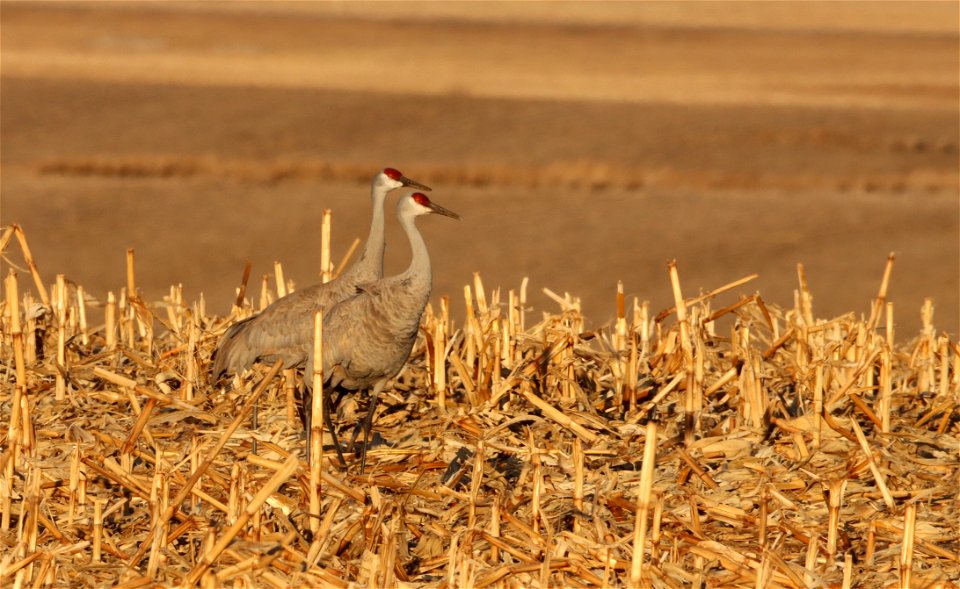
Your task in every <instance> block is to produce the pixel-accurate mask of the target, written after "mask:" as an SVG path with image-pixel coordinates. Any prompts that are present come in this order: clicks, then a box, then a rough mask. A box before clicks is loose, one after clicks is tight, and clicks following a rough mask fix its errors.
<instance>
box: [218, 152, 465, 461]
mask: <svg viewBox="0 0 960 589" xmlns="http://www.w3.org/2000/svg"><path fill="white" fill-rule="evenodd" d="M402 187H411V188H417V189H420V190H426V191H429V190H430V188H429V187H428V186H425V185H423V184H421V183H419V182H416V181H414V180H411V179H410V178H407V177H406V176H404V175H403V174H401V173H400V172H399V171H398V170H395V169H393V168H384V169H383V170H381V171H380V172H378V173H377V174H376V175H374V177H373V180H372V182H371V187H370V195H371V200H372V202H373V218H372V220H371V224H370V234H369V235H368V236H367V243H366V245H365V246H364V249H363V253H362V254H361V256H360V259H359V260H357V261H356V262H355V263H354V264H353V265H352V266H351V267H350V268H349V269H348V270H346V271H345V272H343V273H342V274H341V275H340V276H339V277H338V278H336V279H335V280H333V281H331V282H327V283H325V284H317V285H314V286H311V287H308V288H305V289H302V290H298V291H294V292H293V293H291V294H289V295H287V296H285V297H283V298H280V299H278V300H277V301H275V302H274V303H273V304H271V305H269V306H268V307H267V308H266V309H264V310H263V311H262V312H261V313H259V314H258V315H254V316H252V317H248V318H246V319H243V320H242V321H239V322H237V323H235V324H234V325H232V326H230V328H229V329H227V331H226V333H225V334H224V336H223V338H222V339H221V340H220V344H219V346H218V347H217V351H216V352H215V355H214V360H213V366H212V369H211V374H212V376H213V378H214V380H220V379H221V378H222V377H224V376H225V375H227V374H230V373H238V372H240V371H242V370H244V369H246V368H249V367H250V366H251V365H252V364H253V363H254V362H256V361H258V360H262V361H265V362H276V361H277V360H283V364H284V367H285V368H293V367H301V366H303V367H305V370H304V376H305V378H304V387H305V388H306V392H307V394H306V395H305V396H304V400H303V406H302V408H303V409H304V410H303V411H302V413H301V415H302V416H303V421H304V427H305V428H306V430H307V433H308V448H309V432H310V423H309V415H310V410H309V406H310V402H309V399H310V397H311V395H312V391H311V390H310V386H311V381H310V379H309V377H308V375H310V374H312V373H313V366H314V363H315V362H318V361H319V362H322V366H323V377H324V392H323V395H324V398H323V401H324V403H325V405H326V407H327V410H325V411H324V412H323V414H324V418H325V423H326V426H327V428H328V429H329V430H330V432H331V433H332V434H333V440H334V444H335V446H336V451H337V455H338V456H339V458H340V461H341V463H342V464H344V465H346V462H345V460H344V458H343V454H342V451H341V449H340V442H339V441H338V439H337V436H336V433H335V429H334V428H333V424H332V421H331V419H330V410H329V409H330V404H331V403H330V399H331V397H330V390H331V389H332V388H336V389H339V390H341V391H362V390H368V391H370V403H369V406H368V408H367V415H366V418H365V420H364V422H363V436H364V439H363V448H362V450H361V458H360V461H361V462H360V472H363V469H364V464H365V462H366V446H367V443H368V441H369V437H370V429H371V426H372V422H373V413H374V410H375V408H376V402H377V397H378V396H379V394H380V391H382V390H383V387H384V386H385V385H386V383H387V381H389V380H390V379H391V378H393V377H394V376H396V375H397V373H399V372H400V369H401V368H403V365H404V363H405V362H406V360H407V357H408V356H409V355H410V350H411V349H412V348H413V343H414V341H416V338H417V331H418V329H419V326H420V318H421V316H422V315H423V310H424V308H426V305H427V300H428V299H429V297H430V287H431V282H432V273H431V270H430V255H429V253H428V252H427V246H426V244H425V243H424V241H423V237H422V236H421V235H420V232H419V231H418V230H417V227H416V224H415V219H416V218H417V217H419V216H422V215H429V214H440V215H445V216H447V217H452V218H454V219H459V218H460V217H459V215H457V214H456V213H454V212H452V211H449V210H447V209H445V208H443V207H441V206H440V205H438V204H436V203H434V202H431V201H430V199H429V198H427V196H426V195H425V194H423V193H422V192H414V193H411V194H407V195H405V196H403V197H401V198H400V200H399V201H398V202H397V218H398V219H399V221H400V226H401V227H402V228H403V230H404V233H406V236H407V239H408V240H409V242H410V249H411V254H412V255H411V260H410V265H409V266H408V267H407V269H406V270H405V271H403V272H401V273H400V274H397V275H395V276H390V277H387V278H384V277H383V252H384V247H385V240H384V211H383V209H384V203H385V202H386V199H387V195H388V194H389V193H390V192H391V191H393V190H395V189H397V188H402ZM320 309H324V317H323V322H324V329H323V358H321V359H319V360H318V359H317V358H314V357H313V316H314V314H315V313H316V312H317V311H318V310H320ZM355 440H356V436H354V441H355Z"/></svg>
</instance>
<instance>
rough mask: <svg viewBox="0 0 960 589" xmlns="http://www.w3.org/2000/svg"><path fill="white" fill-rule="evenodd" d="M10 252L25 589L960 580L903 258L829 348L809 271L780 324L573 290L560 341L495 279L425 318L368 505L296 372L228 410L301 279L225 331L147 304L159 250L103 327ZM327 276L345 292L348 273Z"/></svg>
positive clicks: (10, 569) (264, 297)
mask: <svg viewBox="0 0 960 589" xmlns="http://www.w3.org/2000/svg"><path fill="white" fill-rule="evenodd" d="M328 231H329V230H328ZM18 246H19V247H18ZM0 253H2V254H3V255H4V256H6V257H7V259H20V258H22V259H23V260H24V264H23V266H24V267H23V268H22V269H20V271H19V272H13V271H10V272H9V273H7V275H6V276H4V299H3V305H2V315H0V316H2V332H0V338H2V339H0V344H2V345H0V362H2V371H3V372H2V388H0V420H2V424H3V425H2V426H0V427H2V428H3V429H2V430H0V434H2V443H3V445H2V454H0V546H2V551H0V582H2V583H3V585H4V586H7V587H18V588H19V587H57V586H71V587H95V586H102V585H103V584H106V583H109V584H113V583H117V584H118V585H117V586H119V587H146V586H152V585H153V584H154V582H159V583H162V584H167V585H182V586H202V587H219V586H224V585H227V584H230V585H232V586H234V587H288V586H326V587H350V586H366V587H395V586H417V585H422V584H428V585H431V586H443V587H476V588H480V587H529V586H540V587H547V586H565V587H567V586H569V587H594V586H596V587H604V586H631V587H707V586H724V587H727V586H729V587H751V588H752V587H790V588H795V587H819V586H829V587H852V586H855V585H859V586H871V587H884V586H890V587H893V586H900V587H911V586H912V587H956V586H957V585H956V583H957V579H958V578H960V556H958V554H960V510H958V505H960V501H958V500H960V491H958V489H960V460H958V459H960V456H958V449H960V425H958V395H960V348H958V346H957V343H956V342H954V341H952V340H951V339H950V338H949V337H948V336H947V335H945V334H940V333H938V332H937V331H936V330H935V328H934V326H933V305H932V303H930V302H928V303H927V304H926V305H925V306H924V308H923V309H922V310H921V312H922V317H923V320H924V327H923V330H922V332H921V333H920V334H919V335H918V336H917V337H913V338H909V341H907V342H906V343H896V341H895V339H894V333H893V327H894V312H893V305H892V303H890V302H888V301H887V300H886V290H887V285H888V284H889V280H890V271H891V269H892V267H893V258H892V257H891V258H890V259H889V260H888V263H887V267H886V270H885V272H884V273H883V278H882V280H881V287H880V290H879V293H878V296H877V297H876V299H875V300H874V301H873V302H872V305H871V307H870V311H869V314H868V316H866V317H858V316H857V315H856V314H854V313H849V314H847V315H844V316H841V317H837V318H833V319H829V320H824V319H819V318H817V317H816V315H815V314H814V308H813V297H812V295H811V292H810V289H809V287H808V286H807V283H806V279H805V277H804V274H803V269H802V267H798V278H799V281H798V284H799V286H798V289H797V291H796V296H795V301H794V306H793V307H792V308H789V309H782V308H779V307H777V306H775V305H772V304H769V303H767V302H765V301H764V300H763V299H762V298H761V297H760V296H759V294H753V295H749V296H740V297H739V298H737V295H736V294H733V292H736V291H738V290H741V289H742V287H743V285H744V284H746V283H748V282H749V280H750V279H751V278H752V277H749V276H748V277H746V278H744V279H742V280H738V281H734V282H731V283H730V284H728V285H725V286H722V287H720V288H718V289H715V290H714V291H711V292H707V293H700V294H699V295H698V296H696V297H689V296H685V295H684V293H683V292H682V288H681V281H680V275H679V271H678V269H677V267H676V265H675V264H672V263H671V264H669V266H668V268H667V272H666V274H667V276H666V278H667V280H665V282H664V284H663V285H647V288H654V287H656V288H664V287H666V285H667V284H669V285H670V288H671V289H672V292H673V293H674V298H675V302H676V305H675V307H674V308H672V309H667V310H665V311H663V312H662V313H660V314H659V315H655V316H654V315H651V313H650V310H649V308H648V307H647V306H646V305H643V304H639V303H638V302H637V301H636V300H634V301H632V304H631V305H628V304H627V301H626V300H625V299H624V296H623V294H622V293H623V289H622V288H621V289H620V290H619V293H618V295H617V300H616V301H611V306H612V308H615V309H616V319H615V320H614V322H613V323H612V324H610V325H608V326H604V327H602V328H600V329H596V330H586V329H585V327H584V325H585V320H584V318H583V316H582V315H581V313H580V310H579V301H578V300H577V299H575V298H574V297H572V296H570V295H568V294H567V295H559V294H556V293H553V292H551V291H549V290H547V291H546V292H547V294H548V295H549V296H550V297H551V298H553V299H554V300H555V301H556V303H557V304H558V310H557V311H556V312H553V313H541V314H540V315H539V316H538V317H537V318H536V319H534V313H533V312H532V311H531V310H530V309H529V308H527V306H526V291H527V284H526V281H525V282H524V283H523V284H522V285H521V286H520V288H519V289H517V290H510V291H509V292H508V293H507V296H505V297H504V296H502V293H501V292H500V291H499V290H498V289H495V290H493V291H487V290H485V288H484V286H483V284H482V282H481V280H480V277H479V276H476V277H475V279H474V281H473V284H471V285H468V286H466V287H465V289H464V293H463V294H464V300H465V303H466V316H465V317H464V318H463V320H462V322H460V323H459V324H458V322H457V321H456V320H455V319H454V318H452V317H451V314H450V304H449V300H448V299H447V298H446V297H444V298H442V299H441V304H440V307H439V309H434V308H432V307H431V308H428V310H427V312H426V314H425V316H424V319H423V324H422V326H421V337H420V340H419V341H418V343H417V345H416V347H415V348H414V351H413V353H412V355H411V358H410V360H409V361H408V363H407V366H406V367H405V368H404V370H403V371H402V372H401V374H400V375H399V376H398V377H397V379H396V381H395V383H394V384H393V385H392V386H391V387H388V389H387V390H386V391H384V394H383V395H382V399H383V402H382V407H381V410H380V412H379V415H378V417H377V420H376V422H375V424H376V425H375V429H376V431H377V432H378V434H379V435H380V436H382V437H383V438H384V439H385V440H387V444H381V445H378V446H375V447H372V448H371V449H370V450H369V452H368V453H367V474H365V475H363V476H358V475H356V474H354V473H356V472H357V469H356V467H355V465H354V468H353V469H352V470H350V471H347V472H344V471H342V470H341V469H340V468H338V466H337V465H338V462H337V460H336V456H335V452H334V450H333V448H332V446H331V445H330V437H329V434H330V432H325V431H323V430H322V426H318V425H317V424H322V423H323V421H322V419H314V421H313V423H314V425H315V427H316V429H318V430H320V431H319V433H320V434H321V435H320V436H318V435H317V432H314V440H321V439H322V440H324V441H325V445H323V446H322V447H321V446H320V444H314V447H313V448H311V449H309V451H310V452H311V453H312V455H313V457H314V460H313V461H312V464H307V461H306V460H305V456H306V452H307V451H308V450H307V449H305V448H304V447H303V446H304V443H303V438H302V432H301V429H300V425H299V422H298V421H297V420H296V418H295V416H296V410H295V408H294V407H293V406H292V404H293V403H294V398H295V395H294V394H293V392H292V391H293V387H292V386H291V385H292V384H293V383H292V382H291V379H292V378H294V375H293V374H292V373H291V371H282V370H281V366H280V365H279V364H277V365H274V366H265V365H264V366H258V367H257V368H255V369H254V371H253V372H252V373H248V374H247V375H245V376H244V377H242V378H238V379H236V380H235V381H234V382H233V385H232V386H231V387H227V388H214V387H213V386H211V384H210V383H208V382H207V376H206V375H207V372H208V370H207V364H208V362H209V358H210V353H211V352H212V350H213V348H214V347H215V345H216V342H217V339H218V337H219V336H220V335H221V334H222V332H223V330H224V329H225V328H226V326H227V325H228V324H229V322H230V321H231V320H232V319H233V318H235V317H242V316H246V315H249V314H250V313H252V312H255V311H256V310H257V309H259V308H262V307H263V306H264V305H265V304H268V303H269V301H271V300H273V299H274V298H275V297H276V296H279V295H280V294H281V293H282V292H283V291H285V290H286V289H287V288H288V287H289V286H290V285H289V284H288V283H286V282H285V281H284V279H283V277H282V268H280V267H279V266H278V267H277V268H276V275H275V284H276V286H277V290H279V291H280V292H276V291H271V289H270V284H269V282H270V281H269V280H267V279H266V278H265V279H264V281H263V285H262V288H261V289H260V293H259V304H258V305H256V306H255V307H254V306H251V304H250V303H249V302H248V301H249V300H250V297H243V293H242V292H241V296H240V297H239V298H238V302H239V303H240V304H239V305H237V306H235V307H234V310H233V313H232V315H234V316H235V317H230V318H224V317H217V316H214V315H211V314H209V313H208V312H207V311H206V308H205V304H204V302H203V300H200V301H197V302H194V303H187V302H185V301H183V299H182V296H181V294H180V289H179V287H173V288H172V289H171V292H170V295H169V296H168V297H165V299H164V300H163V301H162V302H157V303H148V302H146V301H143V300H141V298H140V296H139V293H138V291H137V288H136V280H135V278H136V277H135V272H136V265H135V256H134V252H132V251H130V252H128V254H127V276H126V286H125V287H124V288H123V289H121V290H120V292H119V294H114V293H109V294H107V295H106V296H104V297H103V300H102V302H101V301H97V300H94V299H93V298H91V297H90V293H87V292H85V291H83V289H82V288H80V287H79V286H78V285H74V284H72V283H70V281H69V280H67V279H65V278H64V277H63V276H58V277H57V280H56V281H55V282H54V283H53V285H52V287H51V288H50V289H49V292H48V290H47V287H45V285H44V282H43V281H42V280H41V279H40V273H39V271H38V270H37V265H36V263H35V262H34V260H33V259H32V257H31V255H30V251H29V248H28V246H27V241H26V238H25V235H24V233H23V231H22V230H21V229H20V228H19V227H17V226H10V227H8V228H5V229H4V231H3V233H2V234H0ZM348 257H349V256H347V258H348ZM322 259H323V266H322V270H323V272H324V277H325V278H329V277H330V276H333V275H335V271H336V270H337V269H338V268H339V267H342V265H343V264H345V263H347V260H346V259H345V260H343V262H342V263H341V265H340V266H338V268H337V269H334V268H332V267H331V262H330V260H331V258H330V256H329V254H328V253H327V254H326V255H323V256H322ZM247 275H249V269H248V271H247ZM25 276H27V277H29V282H28V281H27V280H25ZM244 288H245V287H244ZM614 305H615V307H614ZM92 317H102V323H101V324H98V325H93V324H91V323H89V321H90V319H91V318H92ZM321 328H322V327H321V325H320V323H319V322H318V323H317V325H316V330H317V332H319V330H320V329H321ZM320 376H321V375H319V374H317V375H306V376H305V377H306V378H320ZM317 396H319V395H317ZM255 406H256V407H257V411H256V414H257V416H258V421H257V426H256V427H255V428H254V427H253V426H252V422H251V420H250V417H249V416H250V414H252V413H254V411H253V408H254V407H255ZM311 409H313V410H314V411H317V412H319V411H320V410H321V408H320V407H319V406H318V407H313V408H310V407H308V408H307V410H311ZM338 409H339V411H338V415H336V416H335V417H334V423H337V424H345V425H344V427H347V426H350V425H352V424H354V423H356V422H357V420H359V416H360V415H361V414H362V407H360V406H359V405H358V402H357V401H356V400H353V399H347V400H345V401H344V402H343V403H341V406H340V407H339V408H338ZM347 429H349V428H348V427H347Z"/></svg>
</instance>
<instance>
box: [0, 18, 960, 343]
mask: <svg viewBox="0 0 960 589" xmlns="http://www.w3.org/2000/svg"><path fill="white" fill-rule="evenodd" d="M0 10H2V14H0V16H2V47H0V49H2V61H0V66H2V72H0V73H2V77H0V83H2V135H0V139H2V210H0V214H2V223H4V224H9V223H19V224H21V225H22V226H23V228H24V230H25V231H26V235H27V237H28V239H29V242H30V245H31V246H32V248H33V253H34V256H35V258H36V260H37V262H38V264H39V267H40V271H41V273H42V275H43V277H44V279H45V280H47V281H52V280H53V279H54V276H55V274H57V273H64V274H65V275H66V276H67V278H69V279H70V280H73V281H75V282H77V283H80V284H83V285H84V286H85V287H86V288H87V289H88V291H90V292H91V293H92V294H93V295H95V296H97V297H98V298H101V299H102V298H105V295H106V292H107V291H108V290H114V291H119V289H120V287H121V286H123V284H124V283H125V252H126V249H127V248H128V247H132V248H135V251H136V260H137V282H138V285H139V286H140V288H141V289H142V290H143V291H144V295H145V297H146V298H148V299H153V300H157V299H159V298H160V297H162V296H163V295H164V294H165V293H166V292H167V291H168V287H169V285H170V284H173V283H183V285H184V288H185V292H186V295H187V297H188V298H190V299H192V298H193V297H195V296H197V295H198V293H199V292H201V291H203V292H204V293H205V295H206V297H207V301H208V305H209V307H208V308H211V309H212V310H213V311H215V312H216V311H219V312H222V313H227V312H228V311H229V308H230V307H229V305H230V301H231V300H232V299H233V297H234V296H235V295H234V289H235V287H236V286H237V285H238V284H239V281H240V276H241V273H242V269H243V264H244V260H246V259H249V260H251V261H252V262H253V268H254V277H255V278H254V281H253V282H254V284H253V288H255V289H258V288H259V277H260V276H263V275H265V274H270V273H272V272H273V262H274V261H275V260H279V261H281V262H282V263H283V269H284V273H285V275H286V277H287V278H289V279H292V280H293V281H294V282H296V284H298V285H306V284H309V283H311V282H314V281H315V280H316V278H317V270H318V268H319V248H320V246H319V244H320V235H319V226H320V218H321V212H322V210H323V209H325V208H329V209H332V210H333V218H334V239H333V246H334V259H335V260H336V259H339V257H340V256H342V255H343V254H344V253H345V252H346V251H347V249H348V247H349V245H350V243H351V242H352V241H353V240H354V238H356V237H360V238H363V237H364V236H365V235H366V230H367V224H368V219H369V196H368V188H367V180H368V178H369V177H370V176H371V175H372V174H373V173H374V172H375V171H376V170H377V169H379V168H381V167H383V166H387V165H389V166H394V167H397V168H400V169H401V170H403V171H404V172H405V173H406V174H407V175H409V176H411V177H413V178H415V179H418V180H421V181H423V182H425V183H428V184H431V185H432V186H433V187H434V192H433V193H432V194H431V197H432V198H435V199H436V201H437V202H439V203H441V204H443V205H444V206H447V207H449V208H451V209H453V210H456V211H458V212H460V213H461V214H462V215H463V220H462V221H460V222H459V223H457V222H454V221H452V220H449V219H446V218H430V219H423V220H421V222H420V227H421V228H422V230H423V232H424V233H425V235H426V239H427V242H428V244H429V245H430V247H431V252H432V255H433V259H434V275H435V278H434V299H435V300H436V298H437V297H439V296H440V295H449V296H450V297H451V300H452V301H453V307H452V310H453V315H454V317H457V318H459V317H462V309H463V302H462V299H463V294H462V292H463V285H464V284H467V283H468V282H470V281H471V280H472V275H473V273H474V272H479V273H480V275H481V276H482V277H483V279H484V283H485V285H486V286H487V287H488V289H489V288H490V287H494V286H497V285H499V286H501V287H503V288H504V289H509V288H513V289H518V288H519V286H520V283H521V280H522V279H523V277H525V276H526V277H529V278H530V287H529V291H530V297H529V298H530V301H529V302H530V304H531V305H532V306H533V307H534V308H535V309H537V310H544V311H551V312H553V311H556V310H557V309H558V306H557V305H556V304H555V303H553V302H552V301H550V300H549V299H548V298H546V297H545V296H544V295H543V294H542V293H541V289H542V288H543V287H549V288H551V289H553V290H554V291H556V292H559V293H563V292H564V291H567V292H570V293H571V294H573V295H575V296H577V297H580V298H581V299H582V301H583V306H584V309H585V310H586V313H587V316H588V318H589V320H590V321H591V322H593V323H594V324H595V325H597V326H600V325H602V324H603V323H604V322H606V321H608V320H609V319H610V317H611V316H612V315H613V313H614V310H615V304H614V302H615V292H616V285H617V281H618V280H623V282H624V284H625V289H626V292H627V294H628V296H635V297H638V298H640V299H641V300H649V301H650V302H651V304H652V306H653V308H654V310H659V309H662V308H665V307H668V306H670V305H671V304H672V300H673V297H672V293H671V290H670V283H669V281H668V277H667V272H666V261H667V260H670V259H676V260H677V262H678V265H679V269H680V277H681V281H682V284H683V288H684V294H686V295H689V296H693V295H696V294H697V293H698V292H699V291H700V290H701V289H711V288H715V287H718V286H721V285H722V284H724V283H727V282H729V281H732V280H735V279H737V278H740V277H743V276H746V275H749V274H752V273H758V274H759V275H760V277H759V278H758V279H757V280H755V281H753V282H752V283H749V284H747V285H745V286H742V287H740V288H738V289H736V290H735V291H734V292H733V293H728V294H726V295H723V296H722V297H721V299H720V301H718V304H719V305H723V304H727V303H729V302H731V301H734V300H736V298H737V296H739V295H741V294H752V293H754V292H755V291H759V292H760V293H761V294H762V296H763V297H764V298H765V299H766V300H768V301H771V302H774V303H778V304H781V305H786V306H789V305H792V304H793V296H794V295H793V292H794V290H795V289H796V288H797V263H803V264H804V267H805V270H806V275H807V278H808V281H809V283H810V286H811V288H812V290H813V293H814V296H815V300H814V309H815V311H816V312H817V313H818V314H819V315H820V316H822V317H831V316H834V315H837V314H841V313H845V312H856V313H867V312H868V311H869V305H870V301H871V299H872V298H873V297H874V296H875V295H876V292H877V289H878V287H879V284H880V279H881V275H882V272H883V267H884V263H885V260H886V257H887V255H888V253H890V252H896V256H897V257H896V266H895V268H894V271H893V280H892V284H891V288H890V292H889V295H890V296H889V298H890V300H892V301H893V303H894V305H895V309H896V317H897V337H898V339H905V338H909V337H912V336H913V335H914V334H915V333H916V332H917V330H918V329H919V327H920V318H919V309H920V307H921V305H922V302H923V299H924V297H932V298H933V299H934V301H935V304H936V310H937V311H936V317H935V324H936V325H937V327H938V328H939V329H941V330H946V331H949V332H952V333H953V334H957V333H958V332H960V329H958V328H960V320H958V315H960V306H958V299H960V199H958V193H960V189H958V143H960V139H958V134H960V130H958V128H960V115H958V112H960V81H958V75H960V74H958V72H960V63H958V60H960V58H958V56H960V42H958V38H960V35H958V22H960V15H958V4H957V3H955V2H943V3H934V2H924V3H912V2H905V3H888V2H881V3H868V2H852V3H842V2H829V3H788V2H777V3H719V2H717V3H714V2H711V3H692V2H690V3H688V2H683V3H603V4H596V3H574V2H571V3H559V4H555V3H540V2H537V3H529V2H524V3H484V4H483V5H478V4H474V3H414V2H398V3H322V4H321V3H296V2H289V3H288V2H280V3H261V2H246V3H197V4H190V3H180V2H178V3H145V2H124V3H115V2H111V3H107V2H85V3H38V2H29V3H27V2H23V3H21V2H2V4H0ZM392 203H393V199H391V200H390V202H389V206H391V207H392ZM391 220H392V216H391ZM389 241H390V249H389V251H388V261H387V265H388V272H394V271H397V270H398V269H400V268H402V267H403V265H404V264H405V260H406V257H407V249H406V245H405V242H404V238H403V236H402V235H400V234H399V233H398V231H397V229H396V227H392V226H391V228H390V234H389ZM15 252H16V248H15V247H12V246H11V247H10V248H8V251H7V259H6V260H3V264H4V268H2V271H3V272H4V274H5V273H6V272H7V270H8V269H9V268H10V267H11V265H14V266H17V265H21V264H22V260H21V258H20V257H19V254H17V253H15ZM504 297H505V293H504Z"/></svg>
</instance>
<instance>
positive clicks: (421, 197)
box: [410, 192, 430, 207]
mask: <svg viewBox="0 0 960 589" xmlns="http://www.w3.org/2000/svg"><path fill="white" fill-rule="evenodd" d="M410 197H411V198H412V199H413V200H414V202H416V203H417V204H418V205H421V206H424V207H429V206H430V199H429V198H427V195H426V194H423V193H422V192H414V193H413V194H411V195H410Z"/></svg>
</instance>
